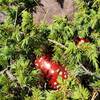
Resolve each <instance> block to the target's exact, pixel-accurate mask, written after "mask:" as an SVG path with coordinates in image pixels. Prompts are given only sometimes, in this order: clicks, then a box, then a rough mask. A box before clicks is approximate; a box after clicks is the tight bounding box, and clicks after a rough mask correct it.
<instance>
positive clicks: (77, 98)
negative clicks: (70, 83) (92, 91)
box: [73, 86, 89, 100]
mask: <svg viewBox="0 0 100 100" xmlns="http://www.w3.org/2000/svg"><path fill="white" fill-rule="evenodd" d="M88 98H89V92H88V90H87V89H86V88H84V87H82V86H79V87H76V88H75V91H74V93H73V99H74V100H88Z"/></svg>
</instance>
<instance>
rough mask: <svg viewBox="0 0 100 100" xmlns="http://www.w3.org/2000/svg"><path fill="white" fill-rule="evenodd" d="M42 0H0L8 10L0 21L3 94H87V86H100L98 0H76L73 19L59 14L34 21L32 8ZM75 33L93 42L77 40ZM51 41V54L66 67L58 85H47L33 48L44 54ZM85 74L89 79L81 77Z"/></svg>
mask: <svg viewBox="0 0 100 100" xmlns="http://www.w3.org/2000/svg"><path fill="white" fill-rule="evenodd" d="M38 3H39V0H0V5H1V6H0V10H2V12H4V13H5V14H6V19H5V20H4V22H3V23H1V24H0V100H89V98H91V97H92V95H91V92H92V91H90V90H89V89H88V87H91V88H92V89H93V90H98V89H100V60H99V59H100V50H99V49H98V48H100V28H99V26H100V0H76V1H75V5H76V7H77V11H76V12H75V14H74V18H73V20H72V21H69V20H68V19H67V18H66V17H64V18H61V17H55V18H54V21H53V23H52V24H50V25H46V24H44V23H41V24H39V25H35V23H34V22H33V16H32V12H31V11H32V9H31V8H32V7H33V8H34V9H35V7H36V6H37V5H38ZM77 36H78V37H84V38H87V39H89V42H88V43H82V44H79V45H78V44H76V43H75V41H74V38H75V37H77ZM48 47H51V48H52V51H51V52H53V54H52V58H53V59H54V60H56V61H58V62H60V63H61V64H62V65H63V66H65V67H66V68H67V69H68V74H69V76H68V79H67V80H64V81H63V80H62V79H61V77H59V78H58V81H59V83H60V89H59V90H57V91H56V90H51V89H48V88H44V87H45V82H46V81H45V80H44V79H43V77H42V76H41V74H40V73H41V72H40V71H38V70H36V69H35V68H34V67H35V66H34V60H35V59H33V58H35V57H34V55H32V54H33V53H35V55H36V57H38V56H41V55H43V53H44V52H46V50H47V51H50V50H51V48H50V50H48ZM32 59H33V60H32ZM80 64H81V65H80ZM31 65H32V67H31ZM7 71H8V72H9V74H7ZM84 74H88V75H89V77H91V79H88V78H85V80H82V79H84ZM80 76H81V77H83V78H82V79H81V78H80V79H78V78H77V77H80ZM12 77H15V79H14V80H13V78H12ZM83 81H84V82H83ZM85 81H86V82H85ZM25 89H26V90H25ZM98 92H100V91H98Z"/></svg>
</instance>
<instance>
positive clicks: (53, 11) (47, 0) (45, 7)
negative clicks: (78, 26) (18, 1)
mask: <svg viewBox="0 0 100 100" xmlns="http://www.w3.org/2000/svg"><path fill="white" fill-rule="evenodd" d="M73 12H74V3H73V0H41V5H39V6H37V10H36V12H33V16H34V19H33V20H34V22H35V23H40V22H41V21H44V22H46V23H51V22H52V20H53V17H54V16H61V17H62V16H68V19H72V17H73Z"/></svg>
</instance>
